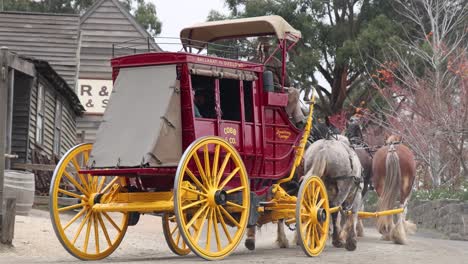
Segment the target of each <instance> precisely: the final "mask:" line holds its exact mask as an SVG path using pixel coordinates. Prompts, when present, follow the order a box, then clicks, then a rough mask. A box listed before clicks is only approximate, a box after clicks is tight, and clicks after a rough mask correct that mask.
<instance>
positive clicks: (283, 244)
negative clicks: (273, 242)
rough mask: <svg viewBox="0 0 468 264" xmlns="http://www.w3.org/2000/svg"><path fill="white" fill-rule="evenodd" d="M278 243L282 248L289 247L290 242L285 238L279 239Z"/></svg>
mask: <svg viewBox="0 0 468 264" xmlns="http://www.w3.org/2000/svg"><path fill="white" fill-rule="evenodd" d="M277 243H278V246H279V247H280V248H288V247H289V242H288V241H287V240H286V241H284V240H283V241H280V240H278V241H277Z"/></svg>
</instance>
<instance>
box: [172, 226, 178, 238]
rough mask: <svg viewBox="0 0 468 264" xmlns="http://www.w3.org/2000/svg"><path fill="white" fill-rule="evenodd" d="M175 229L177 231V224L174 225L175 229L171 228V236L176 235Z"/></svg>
mask: <svg viewBox="0 0 468 264" xmlns="http://www.w3.org/2000/svg"><path fill="white" fill-rule="evenodd" d="M175 231H177V225H176V226H175V227H174V229H172V230H171V236H173V235H174V233H175Z"/></svg>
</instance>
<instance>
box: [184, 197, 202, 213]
mask: <svg viewBox="0 0 468 264" xmlns="http://www.w3.org/2000/svg"><path fill="white" fill-rule="evenodd" d="M202 203H206V199H203V200H199V201H196V202H194V203H191V204H188V205H185V206H182V211H185V210H187V209H189V208H192V207H194V206H197V205H199V204H202Z"/></svg>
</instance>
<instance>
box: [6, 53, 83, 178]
mask: <svg viewBox="0 0 468 264" xmlns="http://www.w3.org/2000/svg"><path fill="white" fill-rule="evenodd" d="M0 62H2V65H6V67H5V73H6V77H7V79H8V80H7V83H8V86H9V89H8V90H9V96H8V98H7V100H5V101H6V103H7V105H8V107H7V109H8V110H7V120H6V131H7V133H6V135H7V140H6V147H5V150H6V153H9V154H15V155H18V158H16V159H13V160H11V161H10V162H7V165H6V168H20V169H28V168H30V167H28V164H31V163H43V164H44V163H46V164H47V163H52V164H54V163H55V162H56V160H57V158H58V157H61V156H62V155H63V154H64V153H65V152H66V151H67V150H68V149H70V148H71V147H72V146H74V145H75V144H76V141H77V140H76V117H77V116H80V115H81V114H82V113H83V112H84V107H83V106H82V105H81V103H80V101H79V99H78V97H77V96H76V94H75V93H74V91H73V90H72V89H71V88H70V86H69V85H68V84H67V82H66V81H65V80H64V79H63V78H62V77H61V76H60V75H59V74H58V73H57V72H56V71H55V70H54V69H53V68H52V67H51V65H50V64H49V63H48V62H47V61H44V60H39V59H35V58H30V57H24V56H20V55H18V54H16V53H12V52H10V51H8V50H7V49H5V48H3V49H2V52H1V53H0ZM10 163H11V164H10ZM36 180H37V181H39V182H40V181H41V179H38V178H36ZM36 186H37V185H36Z"/></svg>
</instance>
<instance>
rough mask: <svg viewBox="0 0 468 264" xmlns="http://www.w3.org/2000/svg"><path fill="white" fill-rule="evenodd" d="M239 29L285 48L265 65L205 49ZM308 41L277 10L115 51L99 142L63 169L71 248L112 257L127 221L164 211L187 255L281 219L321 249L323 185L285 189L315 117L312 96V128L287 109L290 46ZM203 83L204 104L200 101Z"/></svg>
mask: <svg viewBox="0 0 468 264" xmlns="http://www.w3.org/2000/svg"><path fill="white" fill-rule="evenodd" d="M240 36H242V37H252V36H274V37H276V39H277V41H276V43H277V45H278V46H277V47H276V49H275V50H274V52H272V53H271V55H270V57H266V58H265V59H264V60H263V63H254V62H249V61H244V60H234V59H228V58H222V57H218V56H210V55H207V54H203V52H202V50H204V49H206V47H207V45H208V44H209V43H211V42H213V41H217V40H222V39H230V38H233V37H240ZM300 38H301V33H300V32H299V31H298V30H295V29H294V28H293V27H291V26H290V25H289V24H288V23H287V22H286V21H285V20H284V19H282V18H281V17H278V16H265V17H256V18H247V19H236V20H228V21H220V22H208V23H203V24H198V25H195V26H192V27H189V28H185V29H183V30H182V32H181V42H182V45H183V51H181V52H153V53H144V54H135V55H130V56H124V57H118V58H114V59H113V60H112V69H113V79H114V90H113V92H112V95H111V98H110V102H109V104H108V107H107V110H106V112H105V114H104V117H103V122H102V124H101V126H100V128H99V130H98V132H97V137H96V142H95V143H94V144H92V145H91V144H80V145H77V146H75V147H74V148H72V149H70V150H69V151H68V152H67V153H66V154H65V155H64V156H63V158H62V159H61V160H60V162H59V163H58V165H57V167H56V169H55V171H54V176H53V180H52V183H51V188H50V215H51V220H52V224H53V227H54V230H55V233H56V235H57V237H58V239H59V241H60V242H61V244H62V245H63V246H64V248H65V249H66V250H67V251H68V252H69V253H70V254H71V255H73V256H75V257H77V258H79V259H83V260H96V259H102V258H104V257H107V256H108V255H110V254H111V253H112V252H113V251H114V250H115V249H116V248H117V247H118V245H119V243H120V242H121V241H122V239H123V237H124V235H125V233H126V231H127V227H128V226H131V225H135V224H137V222H138V220H139V216H140V214H144V213H151V214H156V215H160V216H162V222H163V227H162V228H163V230H164V236H165V238H166V241H167V243H168V245H169V247H170V249H171V250H172V251H173V252H174V253H175V254H178V255H186V254H188V253H190V252H191V251H192V252H194V253H195V254H196V255H198V256H200V257H202V258H204V259H208V260H215V259H222V258H224V257H226V256H227V255H229V254H230V253H232V252H233V251H234V250H235V248H236V247H237V246H238V244H239V243H240V242H241V240H242V239H243V235H244V233H245V230H246V228H247V226H254V225H257V224H265V223H268V222H275V221H278V220H279V219H285V221H286V223H287V224H295V225H296V226H297V230H298V234H299V236H298V239H299V241H300V244H301V246H302V248H303V249H304V251H305V253H306V254H307V255H309V256H316V255H318V254H320V252H321V251H322V250H323V248H324V246H325V242H326V240H327V233H328V225H329V219H330V212H331V209H330V208H329V204H328V198H327V193H326V189H325V187H324V184H323V182H322V181H321V179H320V178H318V177H310V178H308V179H305V180H304V181H302V183H301V186H300V188H299V192H298V194H297V196H294V195H291V194H288V192H287V190H285V188H283V185H284V184H287V183H288V181H290V180H291V179H292V178H293V175H294V172H295V170H296V168H297V166H298V165H299V164H300V161H301V158H302V155H303V153H304V147H305V144H306V142H307V138H308V136H309V133H310V130H311V125H312V112H313V103H311V104H310V111H309V115H308V117H307V122H306V125H305V127H304V129H298V128H297V127H296V126H295V125H294V124H292V123H291V121H290V119H289V117H288V115H287V114H286V112H285V106H286V105H287V103H288V93H287V92H286V90H285V89H284V82H285V75H286V67H285V63H286V57H287V52H288V50H290V49H291V48H292V47H293V46H294V45H295V44H296V43H297V42H298V41H299V40H300ZM276 58H281V60H282V64H281V65H280V68H279V69H280V72H281V75H280V76H281V78H279V83H276V86H277V88H273V89H272V88H271V87H272V86H274V85H275V83H273V81H272V78H271V73H269V72H268V71H266V67H265V65H266V64H268V61H269V60H270V59H276ZM198 90H203V91H205V95H206V97H205V99H204V105H202V106H197V105H196V104H195V103H194V99H195V98H194V97H195V96H196V91H198ZM194 91H195V92H194ZM198 107H201V108H204V109H203V111H201V112H203V113H204V115H203V116H196V115H195V112H196V111H197V110H196V108H198ZM67 198H68V199H67ZM70 198H71V199H72V200H73V201H75V202H73V203H69V204H64V203H63V201H64V200H70ZM336 210H338V209H336V208H335V211H336Z"/></svg>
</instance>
